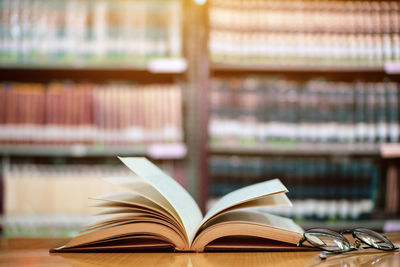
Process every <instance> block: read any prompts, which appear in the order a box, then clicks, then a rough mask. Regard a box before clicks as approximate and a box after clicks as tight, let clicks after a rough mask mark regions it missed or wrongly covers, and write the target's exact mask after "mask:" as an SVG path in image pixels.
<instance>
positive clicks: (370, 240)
mask: <svg viewBox="0 0 400 267" xmlns="http://www.w3.org/2000/svg"><path fill="white" fill-rule="evenodd" d="M354 235H355V236H356V237H357V238H359V239H360V240H362V241H363V242H364V243H366V244H368V245H370V246H372V247H374V248H377V249H383V250H391V249H393V245H392V244H391V243H390V241H388V240H387V239H386V238H385V237H383V236H382V235H381V234H379V233H377V232H374V231H372V230H369V229H355V230H354ZM388 242H389V243H388Z"/></svg>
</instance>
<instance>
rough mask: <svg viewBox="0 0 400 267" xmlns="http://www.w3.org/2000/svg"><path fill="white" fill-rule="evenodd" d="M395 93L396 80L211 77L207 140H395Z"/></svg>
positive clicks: (234, 142) (241, 142)
mask: <svg viewBox="0 0 400 267" xmlns="http://www.w3.org/2000/svg"><path fill="white" fill-rule="evenodd" d="M398 94H399V83H396V82H362V81H355V82H337V81H326V80H322V79H313V80H308V81H291V80H286V79H280V78H276V77H275V78H274V77H269V78H265V77H263V76H247V77H243V78H240V79H239V78H214V79H213V81H212V83H211V90H210V106H211V112H210V120H209V128H208V131H209V136H210V142H211V144H212V145H214V144H225V145H226V144H229V145H239V146H240V145H242V146H243V145H254V144H260V143H268V142H271V141H277V140H281V141H295V142H314V143H316V142H318V143H356V142H357V143H387V142H398V141H399V137H400V136H399V123H400V121H399V119H398V118H399V105H398V102H399V96H398Z"/></svg>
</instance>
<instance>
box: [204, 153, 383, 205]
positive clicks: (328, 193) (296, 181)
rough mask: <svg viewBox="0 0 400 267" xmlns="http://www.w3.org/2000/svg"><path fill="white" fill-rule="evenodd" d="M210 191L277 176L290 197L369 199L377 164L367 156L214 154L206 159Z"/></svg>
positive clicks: (373, 195)
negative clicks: (208, 159) (363, 157)
mask: <svg viewBox="0 0 400 267" xmlns="http://www.w3.org/2000/svg"><path fill="white" fill-rule="evenodd" d="M209 170H210V177H211V183H210V194H211V195H212V196H222V195H224V194H226V193H228V192H230V191H233V190H234V189H237V188H240V187H242V186H244V185H247V184H251V183H255V182H259V181H263V180H265V179H272V178H275V177H278V178H280V179H281V181H282V183H283V184H284V185H285V186H286V187H287V188H288V190H289V193H288V196H289V197H290V198H291V199H306V198H314V199H372V200H375V198H376V195H377V193H378V192H377V186H378V181H379V174H380V170H379V166H378V165H377V164H376V163H374V162H373V161H372V160H368V159H347V160H343V161H335V160H330V159H321V158H308V159H307V158H306V159H299V158H258V157H240V158H239V157H222V156H214V157H212V158H211V159H210V161H209Z"/></svg>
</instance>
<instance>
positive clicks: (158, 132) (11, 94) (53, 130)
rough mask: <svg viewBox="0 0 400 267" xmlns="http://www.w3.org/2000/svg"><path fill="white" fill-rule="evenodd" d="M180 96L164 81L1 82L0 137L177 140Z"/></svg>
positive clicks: (20, 139)
mask: <svg viewBox="0 0 400 267" xmlns="http://www.w3.org/2000/svg"><path fill="white" fill-rule="evenodd" d="M181 95H182V92H181V88H180V87H179V86H177V85H163V84H153V85H144V86H141V85H131V84H117V83H115V84H89V83H86V84H83V83H50V84H31V83H3V84H1V85H0V103H1V104H0V142H1V143H10V144H21V143H40V144H48V143H50V144H71V143H83V144H113V145H114V144H148V143H159V142H162V143H165V142H177V143H180V142H182V138H183V129H182V96H181Z"/></svg>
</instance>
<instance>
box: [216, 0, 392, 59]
mask: <svg viewBox="0 0 400 267" xmlns="http://www.w3.org/2000/svg"><path fill="white" fill-rule="evenodd" d="M399 9H400V4H399V2H398V1H334V2H333V1H295V0H291V1H278V0H269V1H241V0H233V1H231V0H211V1H210V4H209V25H210V38H209V50H210V55H211V59H212V61H213V62H215V63H226V64H241V65H243V64H251V65H257V64H262V65H285V66H287V65H301V66H303V65H309V66H316V65H324V66H375V67H382V66H383V65H384V64H385V63H390V62H393V61H394V62H399V61H400V57H399V47H400V46H399V38H400V25H399V16H400V13H399Z"/></svg>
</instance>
